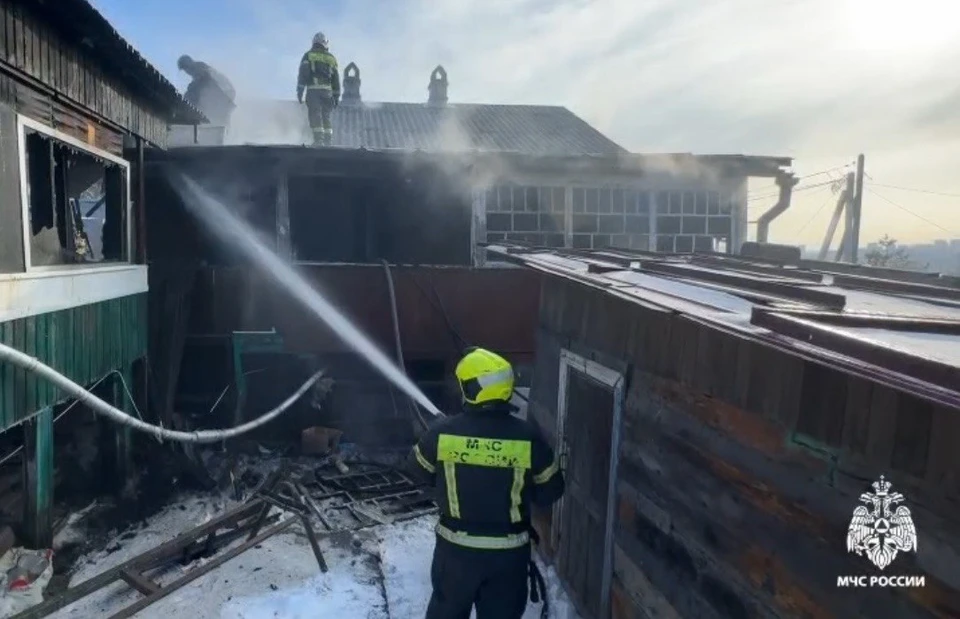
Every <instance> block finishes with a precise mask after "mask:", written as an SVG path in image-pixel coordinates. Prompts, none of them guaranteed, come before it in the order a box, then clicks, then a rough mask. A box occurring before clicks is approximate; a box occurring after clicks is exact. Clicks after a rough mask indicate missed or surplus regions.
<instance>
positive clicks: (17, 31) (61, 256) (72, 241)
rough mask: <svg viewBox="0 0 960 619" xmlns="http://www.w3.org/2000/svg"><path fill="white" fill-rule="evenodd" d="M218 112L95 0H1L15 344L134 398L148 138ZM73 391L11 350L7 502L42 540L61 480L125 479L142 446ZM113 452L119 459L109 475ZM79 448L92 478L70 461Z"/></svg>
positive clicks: (4, 305) (0, 224)
mask: <svg viewBox="0 0 960 619" xmlns="http://www.w3.org/2000/svg"><path fill="white" fill-rule="evenodd" d="M202 120H203V118H202V116H200V115H199V114H198V113H197V111H196V110H194V109H193V108H191V107H190V106H189V105H187V104H186V103H185V102H184V101H183V100H182V99H181V98H180V96H179V95H178V94H177V91H176V89H175V88H174V87H173V86H172V85H171V84H170V83H169V82H168V81H167V80H165V79H164V78H162V77H161V76H160V74H159V73H158V72H157V71H156V69H154V68H153V67H152V66H151V65H150V64H149V63H147V61H146V60H144V59H143V57H141V56H140V55H139V54H138V53H136V52H135V51H134V50H133V49H132V48H131V47H130V46H129V44H127V43H126V42H125V41H124V40H123V39H122V38H120V36H119V35H118V34H117V32H116V31H115V30H114V29H113V28H112V27H111V26H110V24H109V23H108V22H107V21H106V20H105V19H104V18H103V17H102V16H101V15H100V14H99V13H98V12H97V11H96V10H95V9H94V8H93V7H92V6H91V5H90V4H89V3H88V2H85V1H82V0H69V1H68V0H63V1H60V2H57V3H56V7H55V8H54V7H52V6H47V5H45V4H43V3H27V2H14V1H6V0H5V1H3V2H0V196H2V199H0V343H3V344H5V345H7V346H12V347H13V348H15V349H17V350H19V351H22V352H25V353H27V354H29V355H31V356H35V357H36V358H38V359H40V360H41V361H42V362H44V363H46V364H48V365H49V366H52V367H53V368H54V369H56V370H57V371H58V372H60V373H62V374H63V375H64V376H66V377H68V378H69V379H71V380H72V381H74V382H76V383H78V384H80V385H83V386H87V387H90V388H91V389H92V390H94V392H95V393H97V394H98V395H99V396H100V397H103V398H106V399H107V400H109V401H112V402H115V403H116V404H117V406H120V407H122V408H124V409H125V410H130V411H132V410H133V408H134V407H135V406H136V405H135V404H134V403H133V402H132V401H131V400H130V398H128V397H126V396H125V395H124V387H123V386H124V385H126V386H127V387H128V388H129V389H131V390H134V389H136V390H137V393H138V394H141V395H142V390H140V389H139V388H138V387H137V385H136V383H137V381H136V380H135V379H134V375H135V372H134V367H135V365H136V363H137V362H138V360H140V361H142V359H143V358H144V356H145V355H146V348H147V347H146V291H147V267H146V265H145V264H144V256H143V249H144V246H143V238H144V235H143V228H142V225H143V223H144V219H143V217H142V207H143V204H144V201H143V193H144V191H145V186H144V184H143V176H142V169H143V168H142V155H143V150H144V146H145V145H146V146H150V145H155V146H162V145H163V144H164V143H165V142H166V138H167V125H168V124H169V123H171V122H187V123H195V122H201V121H202ZM141 370H142V367H141ZM139 376H140V380H141V381H142V380H143V376H144V375H143V373H142V372H141V373H140V375H139ZM141 384H142V382H141ZM62 398H63V395H62V393H61V392H59V391H58V390H57V389H56V388H54V387H53V386H52V385H51V384H49V383H47V382H45V381H43V380H42V379H40V378H38V377H37V376H35V375H34V374H32V373H30V372H25V371H24V370H22V369H18V368H16V367H14V366H13V365H9V364H6V363H3V362H0V444H2V448H0V461H2V462H3V469H2V470H3V479H4V482H3V487H4V488H5V489H6V490H8V491H9V492H5V493H4V494H3V497H4V499H5V500H4V504H3V506H2V509H0V513H3V517H4V519H6V520H11V521H12V522H13V523H14V524H15V525H17V528H18V533H21V534H22V535H21V537H22V539H24V540H25V541H26V542H27V543H32V544H36V545H39V546H40V547H46V546H45V544H48V543H49V541H50V538H51V528H52V520H51V519H52V505H53V496H54V485H55V479H59V480H60V481H61V482H69V483H81V482H83V481H84V480H86V481H90V482H96V481H98V480H100V479H106V478H107V477H109V479H110V481H111V482H113V481H115V480H116V479H121V480H122V478H123V473H124V470H125V469H124V466H123V464H124V462H125V461H126V460H127V459H128V457H129V455H130V454H129V449H130V444H129V440H128V439H129V432H123V431H119V432H118V430H117V429H116V428H115V427H113V426H110V427H104V428H101V429H100V430H99V431H97V430H93V433H92V434H89V433H88V432H87V431H86V430H89V427H90V426H91V425H93V426H95V425H96V424H95V423H94V422H93V421H92V416H91V415H89V414H86V415H84V414H81V413H80V412H77V410H74V408H79V409H82V408H83V407H73V406H71V403H70V402H66V401H64V400H62ZM141 404H142V403H141ZM68 410H74V412H73V413H72V414H71V415H70V416H66V417H64V415H65V414H66V412H67V411H68ZM61 418H63V421H62V422H60V423H58V424H57V428H56V429H57V431H56V432H55V427H54V420H55V419H56V420H60V419H61ZM81 426H83V427H81ZM55 435H56V438H55ZM86 436H92V438H90V440H89V441H87V442H89V443H90V444H89V445H79V444H78V442H80V443H83V442H84V441H85V439H83V438H82V437H86ZM61 439H63V441H62V442H61ZM77 450H80V452H82V453H78V451H77ZM106 450H112V451H113V452H114V455H115V457H116V459H115V460H114V461H112V462H111V464H112V465H113V466H111V468H110V472H109V475H101V474H99V469H96V468H95V462H94V461H93V459H94V458H95V456H96V454H98V453H101V454H102V453H106ZM91 454H93V455H91ZM55 456H56V457H55ZM88 456H89V457H88ZM104 457H106V458H107V459H109V458H111V457H113V456H109V455H107V456H104ZM65 460H66V461H69V462H70V463H71V465H70V466H71V468H72V469H73V468H76V469H77V470H80V471H83V472H84V473H86V474H87V476H86V477H85V476H84V475H72V476H71V475H63V474H62V472H63V470H64V461H65ZM21 463H22V470H23V478H22V479H20V476H19V470H18V469H16V468H11V467H15V466H16V465H17V464H21ZM57 470H59V471H60V472H61V474H60V475H56V471H57ZM94 473H96V474H94ZM115 473H119V475H118V476H117V477H116V478H115V477H114V474H115ZM57 487H58V488H59V487H61V485H58V486H57ZM11 488H13V489H17V488H19V489H22V492H14V491H10V490H11ZM6 499H9V501H10V502H7V500H6ZM21 507H22V508H23V510H24V511H25V521H23V522H22V523H21V522H20V514H19V512H20V508H21ZM20 524H22V525H23V526H22V527H21V526H19V525H20Z"/></svg>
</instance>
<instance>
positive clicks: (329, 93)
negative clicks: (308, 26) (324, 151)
mask: <svg viewBox="0 0 960 619" xmlns="http://www.w3.org/2000/svg"><path fill="white" fill-rule="evenodd" d="M304 91H306V100H307V116H308V117H309V119H310V130H311V131H313V143H314V144H315V145H321V144H322V145H325V146H329V145H330V144H331V142H332V139H333V125H332V124H331V123H330V115H331V114H332V113H333V108H335V107H336V106H337V105H339V103H340V71H339V69H338V68H337V59H336V58H334V56H333V54H331V53H330V50H329V43H328V42H327V37H326V36H324V34H323V33H322V32H318V33H317V34H315V35H314V36H313V47H311V48H310V50H309V51H307V53H306V54H304V55H303V59H302V60H301V61H300V73H299V75H298V77H297V101H299V102H300V103H303V100H304Z"/></svg>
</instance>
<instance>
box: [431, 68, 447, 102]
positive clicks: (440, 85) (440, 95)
mask: <svg viewBox="0 0 960 619" xmlns="http://www.w3.org/2000/svg"><path fill="white" fill-rule="evenodd" d="M428 89H429V91H430V98H429V99H428V100H427V102H428V103H430V104H431V105H446V104H447V70H446V69H444V68H443V66H442V65H437V68H436V69H434V70H433V73H431V74H430V86H429V87H428Z"/></svg>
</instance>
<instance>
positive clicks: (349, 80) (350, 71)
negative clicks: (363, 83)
mask: <svg viewBox="0 0 960 619" xmlns="http://www.w3.org/2000/svg"><path fill="white" fill-rule="evenodd" d="M340 100H341V102H342V103H344V104H345V105H357V104H359V103H360V102H361V99H360V69H359V68H357V65H356V63H353V62H351V63H350V64H348V65H347V66H346V68H344V70H343V95H341V97H340Z"/></svg>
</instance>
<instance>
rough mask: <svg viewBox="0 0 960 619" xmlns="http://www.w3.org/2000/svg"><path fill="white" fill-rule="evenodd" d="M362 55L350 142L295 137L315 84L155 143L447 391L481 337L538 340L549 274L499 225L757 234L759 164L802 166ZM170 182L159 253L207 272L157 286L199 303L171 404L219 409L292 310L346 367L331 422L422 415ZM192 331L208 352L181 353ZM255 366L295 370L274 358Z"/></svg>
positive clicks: (281, 351)
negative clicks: (224, 137) (489, 253)
mask: <svg viewBox="0 0 960 619" xmlns="http://www.w3.org/2000/svg"><path fill="white" fill-rule="evenodd" d="M346 75H347V78H346V79H345V84H344V86H345V90H344V101H343V102H342V104H341V105H340V106H339V107H338V108H337V109H336V111H335V113H334V118H333V122H334V137H333V146H332V147H330V148H313V147H304V146H292V145H290V144H302V143H303V142H304V141H306V140H304V136H309V130H308V128H307V125H306V117H305V112H304V111H303V107H302V106H299V105H298V104H297V103H295V102H293V101H289V102H283V101H279V102H261V103H249V102H247V103H242V104H241V105H240V106H239V107H238V109H237V111H236V114H235V116H234V118H233V120H232V122H231V130H233V129H235V128H238V127H239V128H240V129H237V130H238V131H240V130H242V129H243V128H244V127H247V128H248V130H247V132H246V133H245V134H244V140H245V141H246V142H249V143H247V144H230V143H229V140H228V143H227V144H221V143H218V140H217V139H212V140H211V139H209V136H207V138H208V139H204V137H203V134H201V133H200V132H199V130H198V131H196V132H193V131H191V129H190V128H184V127H179V128H174V129H173V131H172V134H171V135H173V136H175V139H176V140H177V141H176V144H183V140H184V139H185V141H186V142H188V144H184V145H182V146H178V147H171V148H170V149H168V150H167V151H164V152H160V151H158V152H156V153H155V154H152V155H151V156H149V157H148V163H147V170H148V175H149V176H150V178H151V183H153V184H154V186H157V187H160V186H162V185H164V183H165V182H166V181H165V180H164V179H165V177H167V176H168V175H169V174H170V173H171V172H173V171H177V172H184V173H186V174H188V175H189V176H190V177H192V178H194V179H195V180H197V181H198V182H199V183H200V184H201V185H202V186H203V187H205V188H207V189H208V190H209V191H210V192H211V193H212V194H214V195H217V196H219V197H221V198H222V199H223V200H224V202H225V203H227V204H229V205H230V206H231V208H233V209H234V210H235V212H237V213H238V214H240V215H242V216H243V218H244V219H245V220H246V221H248V222H249V223H251V224H252V225H253V227H254V228H255V229H256V230H257V231H258V233H259V234H260V235H261V237H262V238H263V239H264V240H265V241H266V242H267V244H268V245H269V246H270V247H272V248H275V249H276V251H277V252H278V254H279V255H280V256H281V257H282V258H284V259H285V260H287V261H290V262H291V263H293V264H294V265H296V267H297V268H298V270H299V272H301V273H302V274H304V275H305V276H306V277H307V279H309V280H310V281H311V282H313V283H314V284H315V285H316V287H317V288H318V289H319V290H321V291H323V292H324V294H325V295H328V296H329V297H330V298H331V299H332V300H333V301H334V302H335V304H336V305H337V306H339V307H340V308H342V309H344V310H345V313H346V314H347V315H349V316H351V317H353V318H355V319H356V320H357V322H358V324H359V326H360V327H361V329H362V330H363V331H364V332H366V333H368V334H370V335H371V336H372V337H373V338H374V340H375V341H376V342H377V343H378V344H379V345H380V346H381V347H382V348H383V349H384V350H388V351H391V353H392V354H394V355H401V354H402V357H403V364H405V365H406V367H407V370H408V372H409V373H410V374H411V375H412V376H413V378H414V379H415V380H416V381H417V382H418V383H419V384H420V385H421V386H422V387H424V388H425V390H426V391H427V392H428V394H429V395H430V396H431V397H434V398H436V399H437V400H436V401H437V402H438V404H440V405H441V406H456V405H457V392H456V388H455V385H452V384H450V382H449V377H450V376H451V374H452V366H453V364H454V363H455V362H456V360H457V359H458V358H459V356H460V354H461V352H462V350H463V347H464V346H466V345H483V346H487V347H489V348H491V349H495V350H498V351H501V352H503V353H504V354H506V355H508V356H510V358H511V359H512V360H513V361H514V362H515V363H516V364H517V365H518V366H519V367H520V368H521V377H523V376H525V375H526V374H527V372H526V371H525V370H524V369H523V368H524V367H528V366H529V364H530V362H531V360H532V357H533V350H534V339H533V338H534V331H535V324H536V305H537V301H538V298H539V296H538V295H539V278H538V277H536V276H535V275H534V274H532V273H530V272H528V271H525V270H520V269H516V268H513V267H512V266H511V265H505V264H503V263H502V262H497V261H493V262H489V261H488V260H487V259H486V254H485V252H484V251H483V249H482V244H484V243H487V242H496V241H503V240H511V241H523V242H526V243H530V244H534V245H537V246H543V247H570V248H599V247H606V246H613V245H619V246H623V247H634V248H641V249H651V248H652V249H656V248H660V249H669V250H671V251H673V250H679V251H693V250H694V249H710V250H713V249H716V248H718V247H719V248H727V249H731V248H733V247H735V246H738V245H739V243H740V242H742V241H743V240H744V239H745V237H746V183H747V179H748V178H749V177H751V176H765V177H781V176H785V175H786V176H788V175H789V173H788V172H787V171H786V170H785V168H786V167H788V166H789V165H790V163H791V161H790V159H786V158H775V157H744V156H739V155H730V156H693V155H633V154H629V153H627V152H626V150H625V149H624V148H622V147H621V146H619V145H618V144H616V143H614V142H613V141H611V140H610V139H608V138H607V137H605V136H604V135H602V134H601V133H600V132H598V131H597V130H596V129H594V128H593V127H591V126H590V125H589V124H587V123H586V122H584V121H583V120H581V119H580V118H578V117H577V116H575V115H574V114H573V113H571V112H570V111H569V110H567V109H565V108H562V107H554V106H530V105H480V104H460V103H455V102H450V101H448V97H447V95H446V87H447V82H446V73H445V72H444V71H443V70H442V68H438V69H437V70H436V71H435V72H434V74H433V75H432V78H431V80H432V81H431V90H430V92H431V95H430V99H429V100H427V101H425V102H424V103H390V102H387V103H370V102H365V101H364V100H363V97H362V96H361V93H360V91H359V88H360V73H359V69H358V68H357V67H356V65H353V64H351V65H349V66H348V69H347V71H346ZM245 119H246V120H245ZM234 137H235V138H236V136H234ZM211 142H212V143H211ZM168 189H169V191H167V190H164V191H159V190H158V191H157V192H154V193H152V194H151V196H150V203H149V204H148V209H147V211H148V219H149V225H148V230H149V234H150V239H149V243H148V246H149V247H150V260H151V265H152V266H153V268H154V270H156V271H157V272H160V271H170V272H171V273H173V272H176V273H178V274H177V275H175V276H174V275H171V277H177V278H180V281H181V283H180V284H175V285H174V284H171V289H175V290H178V291H181V292H184V291H187V290H191V291H192V292H191V293H190V295H189V296H190V298H189V299H186V297H183V299H182V300H180V301H171V300H169V299H168V300H163V299H161V297H162V296H163V294H165V293H163V292H161V290H160V287H158V288H157V289H156V295H155V299H156V302H157V303H160V304H164V303H167V304H168V305H166V306H165V307H173V306H176V307H178V308H181V309H179V310H177V311H178V312H180V311H182V312H183V315H182V318H181V320H182V322H183V329H182V334H179V335H178V336H177V338H175V339H174V340H173V342H171V341H170V340H169V338H165V339H164V341H163V342H160V343H158V348H157V350H156V351H153V353H154V354H153V357H154V358H155V359H161V358H162V359H168V358H169V359H171V360H172V361H171V365H170V366H169V367H170V370H169V371H170V375H169V376H170V377H169V379H167V378H163V379H161V382H164V384H168V385H170V387H169V390H168V393H170V394H171V395H170V398H171V400H170V403H168V405H169V406H170V407H171V408H172V407H173V403H172V402H174V401H177V398H179V402H180V404H178V405H177V407H178V408H180V409H182V408H183V406H185V405H187V404H188V402H193V403H194V407H195V408H196V410H197V411H198V414H202V411H204V410H209V408H210V407H211V406H213V404H214V402H215V401H217V398H218V394H219V393H220V392H221V391H222V389H223V386H224V385H225V384H231V381H233V382H234V383H236V382H237V379H235V378H232V377H238V376H240V375H241V374H242V373H243V370H242V369H241V368H239V367H238V365H237V363H235V362H234V361H233V359H234V357H233V356H231V355H232V353H231V352H230V351H232V350H235V349H236V346H237V344H236V343H235V342H236V339H237V337H241V338H248V337H249V336H248V335H244V333H248V332H260V333H268V334H273V333H274V330H275V331H276V333H277V337H278V338H279V339H282V340H283V342H284V343H283V344H282V345H280V344H278V345H277V354H278V355H280V357H282V356H283V355H287V357H290V355H312V356H313V357H314V362H316V363H322V364H323V365H325V366H331V367H335V368H337V369H333V370H332V372H333V375H334V377H335V379H337V378H338V379H339V380H337V381H336V382H337V384H339V385H340V387H337V388H335V392H334V402H335V404H334V406H333V409H334V410H341V411H349V413H347V412H343V413H342V417H343V418H342V419H341V418H340V416H341V415H339V414H334V416H333V418H332V419H328V420H326V422H328V423H331V424H333V425H337V424H345V425H347V426H350V425H357V424H360V425H367V426H370V427H371V428H373V429H374V431H373V434H377V435H381V434H383V433H384V430H383V428H384V427H385V426H384V423H382V422H381V421H371V420H367V421H360V420H362V419H363V415H361V414H359V413H357V412H356V411H357V410H375V411H380V413H379V414H382V415H387V416H389V417H391V418H392V419H393V420H394V421H395V422H396V423H397V424H399V425H400V426H401V427H402V428H407V429H409V428H408V426H409V423H408V422H407V421H405V420H406V417H407V416H406V415H405V414H401V413H399V412H390V411H397V403H396V398H393V399H391V397H390V393H389V389H388V388H387V386H386V385H385V384H382V381H380V379H379V378H375V376H374V375H373V372H372V370H369V369H367V368H366V363H365V362H362V361H360V360H358V359H357V358H356V357H355V356H354V355H353V354H352V353H351V352H350V350H349V348H348V347H347V346H345V345H343V344H342V343H341V342H339V340H338V338H337V337H336V334H335V333H332V332H330V331H329V330H328V329H327V328H326V327H324V326H323V325H322V324H321V323H320V321H319V320H318V319H317V318H316V317H314V316H311V315H309V313H308V312H307V311H305V310H303V309H302V308H301V307H300V304H299V303H298V302H295V301H293V300H292V299H290V298H289V297H288V296H287V295H285V294H282V293H273V292H267V291H273V290H275V289H274V288H272V287H271V284H270V282H269V279H270V278H269V277H262V276H261V275H259V274H258V273H257V271H256V270H255V269H251V268H249V265H248V264H247V263H246V262H245V261H244V260H243V259H242V257H241V255H240V254H239V253H238V252H235V251H233V250H232V248H230V247H229V246H224V245H223V244H222V243H219V242H217V241H216V240H215V236H216V235H212V234H210V231H209V230H204V229H203V228H202V227H200V226H198V225H197V223H196V222H195V221H194V220H193V218H192V217H191V216H190V215H189V214H187V212H186V211H185V209H184V208H183V207H182V204H181V202H180V198H179V196H178V195H177V193H176V192H175V191H173V189H172V188H170V187H168ZM177 265H179V266H177ZM201 265H202V266H201ZM385 265H386V266H385ZM158 277H159V275H158ZM185 282H189V283H185ZM391 295H393V298H391ZM169 304H173V305H169ZM158 307H160V306H158ZM157 315H158V317H159V316H164V318H163V319H164V320H166V319H167V318H168V317H169V316H170V314H169V312H159V313H158V314H157ZM178 316H180V314H178ZM158 320H159V318H158ZM235 334H240V335H235ZM269 337H273V335H270V336H269ZM181 341H182V342H183V343H182V344H181V343H180V342H181ZM169 346H173V350H174V352H172V353H168V352H166V350H165V348H166V347H169ZM181 346H183V347H186V350H188V351H190V352H189V354H187V355H180V354H179V353H177V352H176V350H178V347H181ZM181 357H182V358H183V359H184V363H198V364H200V366H202V367H204V368H208V373H209V368H211V367H214V363H215V362H216V363H217V364H218V365H216V366H215V367H223V368H225V369H224V370H223V371H222V372H219V374H218V375H217V378H215V379H211V380H210V381H208V382H207V383H205V384H203V385H200V384H193V383H195V382H196V381H197V380H199V378H198V377H199V376H200V375H201V374H203V372H200V371H195V370H193V369H191V368H188V367H187V366H184V367H183V368H181V369H177V367H176V365H177V363H179V361H178V360H179V359H180V358H181ZM280 357H277V359H278V360H277V363H281V362H280V361H279V359H280ZM199 359H203V360H204V361H198V360H199ZM223 360H227V361H223ZM283 363H285V362H283ZM231 368H232V369H231ZM250 380H251V381H253V380H259V381H261V382H263V381H267V382H268V383H269V382H273V383H275V381H274V380H273V379H270V378H267V375H266V374H264V375H263V377H261V378H258V379H254V378H251V379H250ZM375 384H376V385H381V386H379V387H373V385H375ZM351 385H353V386H351ZM175 392H176V393H179V395H178V396H174V395H172V394H173V393H175ZM225 406H226V408H227V409H229V408H230V407H231V406H232V404H231V403H229V402H228V403H226V404H225ZM388 421H389V420H388ZM405 424H406V425H405ZM350 434H351V431H349V430H348V435H350ZM370 434H371V432H366V431H364V430H362V429H360V428H359V427H355V428H354V430H353V432H352V435H353V437H354V438H357V437H359V436H366V439H359V438H358V440H373V439H374V438H375V437H373V436H369V435H370ZM400 438H403V440H409V438H410V437H409V436H407V435H404V434H403V433H402V432H401V434H400V435H398V438H397V440H399V439H400ZM345 440H346V439H345Z"/></svg>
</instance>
